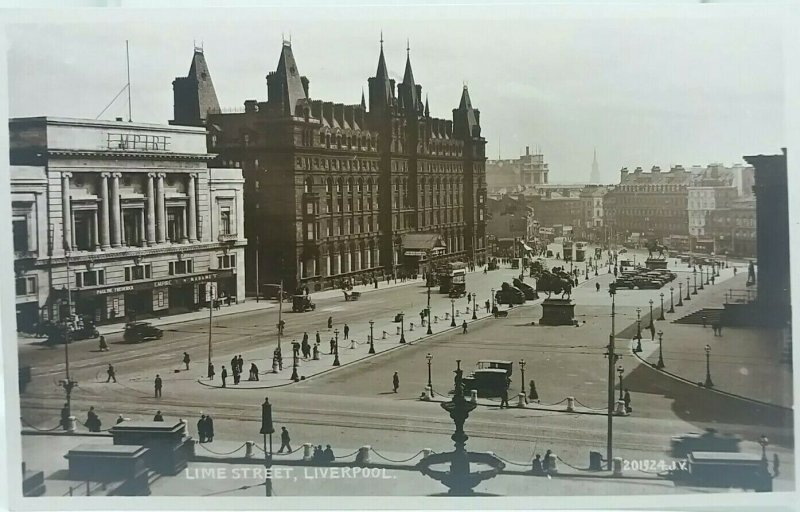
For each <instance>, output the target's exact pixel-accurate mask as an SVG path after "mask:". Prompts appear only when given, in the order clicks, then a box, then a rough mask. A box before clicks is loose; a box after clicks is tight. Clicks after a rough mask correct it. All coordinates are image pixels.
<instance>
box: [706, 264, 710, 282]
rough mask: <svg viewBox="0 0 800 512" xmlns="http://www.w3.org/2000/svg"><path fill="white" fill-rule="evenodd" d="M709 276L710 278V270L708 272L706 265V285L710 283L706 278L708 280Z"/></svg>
mask: <svg viewBox="0 0 800 512" xmlns="http://www.w3.org/2000/svg"><path fill="white" fill-rule="evenodd" d="M710 278H711V272H709V271H708V267H706V286H708V285H709V284H710V283H709V282H708V280H709V279H710Z"/></svg>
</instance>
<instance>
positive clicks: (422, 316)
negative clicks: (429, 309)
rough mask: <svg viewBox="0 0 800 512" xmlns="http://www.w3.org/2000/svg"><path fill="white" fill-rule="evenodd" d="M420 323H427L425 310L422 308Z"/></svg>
mask: <svg viewBox="0 0 800 512" xmlns="http://www.w3.org/2000/svg"><path fill="white" fill-rule="evenodd" d="M419 323H420V325H425V310H424V309H423V310H421V311H420V312H419Z"/></svg>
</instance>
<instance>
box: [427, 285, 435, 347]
mask: <svg viewBox="0 0 800 512" xmlns="http://www.w3.org/2000/svg"><path fill="white" fill-rule="evenodd" d="M426 313H427V316H428V334H433V328H432V327H431V281H430V279H428V309H427V311H426Z"/></svg>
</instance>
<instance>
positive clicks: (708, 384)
mask: <svg viewBox="0 0 800 512" xmlns="http://www.w3.org/2000/svg"><path fill="white" fill-rule="evenodd" d="M705 386H706V387H707V388H713V387H714V383H713V382H711V345H706V382H705Z"/></svg>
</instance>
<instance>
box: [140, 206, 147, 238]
mask: <svg viewBox="0 0 800 512" xmlns="http://www.w3.org/2000/svg"><path fill="white" fill-rule="evenodd" d="M138 211H139V246H140V247H145V246H146V245H147V243H146V241H145V238H144V233H145V229H146V228H145V220H144V217H145V214H144V210H138Z"/></svg>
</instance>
